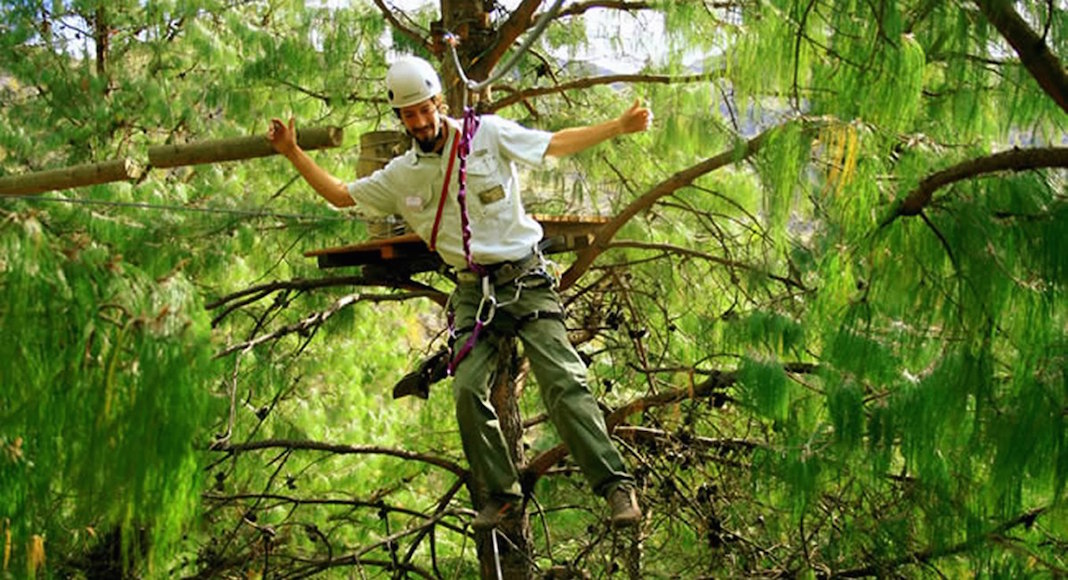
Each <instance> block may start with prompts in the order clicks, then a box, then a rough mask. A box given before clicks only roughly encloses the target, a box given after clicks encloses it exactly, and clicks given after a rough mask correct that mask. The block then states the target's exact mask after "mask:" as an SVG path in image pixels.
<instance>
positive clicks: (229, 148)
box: [148, 127, 344, 168]
mask: <svg viewBox="0 0 1068 580" xmlns="http://www.w3.org/2000/svg"><path fill="white" fill-rule="evenodd" d="M343 136H344V131H343V130H342V129H341V128H340V127H308V128H305V129H300V130H298V131H297V144H298V145H300V148H301V149H304V150H305V151H311V150H313V149H326V148H331V147H337V146H339V145H341V140H342V138H343ZM268 155H276V152H275V150H274V147H272V146H271V143H270V141H268V140H267V137H266V136H265V135H250V136H248V137H232V138H228V139H210V140H206V141H197V142H194V143H180V144H172V145H156V146H154V147H149V148H148V162H149V164H151V165H152V167H157V168H164V167H178V166H181V165H199V164H201V163H219V162H221V161H237V160H241V159H254V158H257V157H267V156H268Z"/></svg>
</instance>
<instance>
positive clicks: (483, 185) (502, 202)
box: [467, 149, 509, 219]
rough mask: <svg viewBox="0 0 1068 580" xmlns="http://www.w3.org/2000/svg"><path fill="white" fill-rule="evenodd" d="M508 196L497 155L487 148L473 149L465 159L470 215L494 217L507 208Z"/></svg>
mask: <svg viewBox="0 0 1068 580" xmlns="http://www.w3.org/2000/svg"><path fill="white" fill-rule="evenodd" d="M508 197H509V195H508V188H507V187H505V183H504V180H503V179H502V178H501V172H500V161H499V160H498V158H497V156H496V155H495V154H494V153H493V152H492V151H490V150H488V149H481V150H477V151H473V152H472V153H471V156H470V157H469V158H468V159H467V205H468V208H469V210H470V211H471V215H472V217H474V218H479V219H481V218H490V217H496V216H497V215H499V214H501V213H502V212H504V211H505V210H506V209H507V207H508Z"/></svg>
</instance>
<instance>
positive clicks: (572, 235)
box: [304, 215, 608, 278]
mask: <svg viewBox="0 0 1068 580" xmlns="http://www.w3.org/2000/svg"><path fill="white" fill-rule="evenodd" d="M533 217H534V219H536V220H537V221H538V223H540V224H541V227H542V229H543V230H545V238H544V239H546V240H549V241H550V244H549V246H548V248H546V250H545V252H546V253H547V254H555V253H560V252H570V251H575V250H581V249H582V248H585V247H587V246H589V245H590V242H591V241H592V240H593V235H594V233H595V232H596V231H597V229H598V228H600V227H601V225H603V224H604V223H605V222H607V221H608V218H601V217H579V216H548V215H535V216H533ZM304 255H305V256H307V257H309V258H315V259H316V260H318V262H319V267H320V268H342V267H346V266H364V267H365V270H366V269H368V268H370V269H373V270H375V271H377V272H379V273H380V274H383V275H389V276H390V277H403V278H406V277H408V276H410V275H412V274H415V273H417V272H429V271H432V270H437V269H439V268H441V266H442V261H441V258H440V257H439V256H438V255H437V254H436V253H433V252H431V251H430V249H429V248H428V247H427V245H426V243H425V242H423V240H422V239H420V238H419V236H418V235H416V234H404V235H401V236H394V237H390V238H383V239H380V240H371V241H368V242H363V243H360V244H352V245H348V246H339V247H334V248H324V249H321V250H312V251H308V252H305V253H304Z"/></svg>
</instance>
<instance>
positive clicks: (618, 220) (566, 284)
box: [560, 127, 779, 290]
mask: <svg viewBox="0 0 1068 580" xmlns="http://www.w3.org/2000/svg"><path fill="white" fill-rule="evenodd" d="M778 129H779V127H773V128H771V129H768V130H766V131H764V132H763V133H761V134H760V135H757V136H756V137H753V138H752V139H750V140H749V141H745V142H743V143H740V144H739V146H738V147H735V148H733V149H730V150H727V151H724V152H722V153H720V154H719V155H716V156H714V157H710V158H708V159H706V160H704V161H702V162H700V163H698V164H697V165H693V166H691V167H689V168H687V169H683V170H682V171H679V172H678V173H675V174H674V175H672V176H671V177H669V178H667V179H665V180H664V181H661V182H660V183H658V184H656V185H655V186H654V187H653V188H652V189H650V190H649V191H647V192H646V193H644V194H643V195H642V196H641V197H639V198H638V199H636V200H634V201H633V202H631V204H630V205H628V206H627V207H626V208H625V209H624V210H623V211H622V212H620V214H619V215H617V216H616V217H614V218H612V221H610V222H608V223H606V224H605V225H603V226H601V228H600V229H599V230H598V231H597V235H596V237H595V238H594V240H593V242H592V243H591V244H590V246H589V247H588V248H587V249H585V250H583V251H582V252H580V253H579V255H578V259H576V260H575V262H574V263H573V264H571V267H570V268H568V269H567V271H566V272H564V275H563V276H562V277H561V279H560V289H561V290H566V289H567V288H570V287H571V285H572V284H574V283H575V282H576V281H577V280H578V279H579V278H580V277H581V276H582V275H583V274H585V273H586V270H588V269H589V267H590V265H592V264H593V261H594V260H596V259H597V256H600V255H601V253H602V252H604V251H605V250H606V249H607V248H608V243H609V242H610V241H611V240H612V237H613V236H615V235H616V232H618V231H619V229H620V228H622V227H623V226H624V225H625V224H626V223H627V222H629V221H630V220H631V219H632V218H633V217H634V216H636V215H638V214H639V213H640V212H642V211H644V210H646V209H649V208H650V207H652V206H653V204H654V203H656V201H657V200H658V199H660V198H662V197H664V196H666V195H670V194H672V193H674V192H675V191H676V190H678V189H680V188H683V187H685V186H687V185H689V184H691V183H693V182H694V180H696V179H697V178H698V177H701V176H702V175H705V174H706V173H711V172H712V171H715V170H716V169H719V168H721V167H724V166H726V165H730V164H731V163H734V162H736V161H741V160H743V159H747V158H749V157H750V156H752V155H753V154H754V153H756V152H757V151H759V150H760V148H761V146H763V145H764V142H765V141H767V139H768V136H769V135H771V134H772V133H773V132H775V131H777V130H778Z"/></svg>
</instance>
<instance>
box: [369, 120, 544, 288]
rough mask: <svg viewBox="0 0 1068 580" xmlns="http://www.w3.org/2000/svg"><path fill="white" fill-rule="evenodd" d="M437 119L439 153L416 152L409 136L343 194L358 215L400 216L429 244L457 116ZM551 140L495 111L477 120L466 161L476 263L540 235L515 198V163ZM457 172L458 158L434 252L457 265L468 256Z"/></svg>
mask: <svg viewBox="0 0 1068 580" xmlns="http://www.w3.org/2000/svg"><path fill="white" fill-rule="evenodd" d="M443 119H444V122H445V125H446V126H447V127H448V131H449V135H448V138H447V140H446V142H445V147H444V149H443V152H444V153H445V155H441V154H438V153H423V152H422V150H420V149H419V146H418V145H417V144H416V143H415V142H414V140H413V142H412V148H411V149H409V150H408V151H407V152H406V153H405V154H404V155H402V156H400V157H397V158H395V159H393V160H392V161H390V162H389V164H387V165H386V166H385V167H384V168H382V169H380V170H378V171H376V172H374V173H373V174H371V175H369V176H367V177H364V178H362V179H359V180H357V181H355V182H353V183H350V184H349V186H348V190H349V195H351V196H352V199H353V200H354V201H355V202H356V205H357V207H358V208H359V209H360V210H362V211H363V212H364V213H367V214H371V215H392V214H399V215H400V216H401V217H403V218H404V220H405V221H406V222H407V223H408V225H409V227H411V228H412V230H414V231H415V232H416V233H417V234H419V237H421V238H423V239H424V240H426V241H427V242H428V243H429V241H430V234H431V230H432V229H433V227H434V217H435V215H436V214H437V209H438V199H439V198H440V196H441V188H442V181H443V180H444V179H445V172H446V170H447V168H448V152H450V151H452V144H453V140H454V139H457V138H459V136H460V130H461V127H460V123H459V122H457V121H456V120H454V119H450V118H447V117H443ZM551 138H552V133H549V132H546V131H539V130H535V129H528V128H526V127H523V126H521V125H519V124H518V123H515V122H513V121H509V120H507V119H502V118H501V117H497V116H495V115H484V116H482V117H481V124H480V125H479V127H478V131H477V132H476V133H475V136H474V138H473V139H472V141H471V153H470V155H468V158H467V210H468V215H469V218H470V222H471V255H472V258H473V259H474V261H475V263H477V264H494V263H497V262H504V261H510V260H518V259H520V258H523V257H525V256H527V255H528V254H529V253H530V251H531V250H532V249H533V248H534V246H535V245H536V244H537V243H538V242H539V241H540V240H541V237H542V229H541V225H540V224H538V222H536V221H535V220H534V219H533V218H532V217H530V215H528V214H527V212H526V210H525V209H524V208H523V202H522V200H521V199H520V195H519V191H520V190H519V172H518V170H517V167H516V163H517V162H519V163H523V164H525V165H529V166H535V167H536V166H541V165H543V164H544V163H545V151H546V150H547V149H548V147H549V140H550V139H551ZM459 173H460V162H459V160H457V161H456V162H455V163H454V167H453V170H452V177H451V179H450V180H449V181H450V184H449V191H448V199H446V200H445V207H444V209H443V211H442V216H441V225H440V226H439V228H438V238H437V251H438V253H439V254H441V257H442V259H443V260H445V263H446V264H449V265H450V266H453V267H456V268H460V269H463V268H466V267H467V260H466V258H465V256H464V249H463V238H462V237H461V231H460V228H461V226H460V204H459V203H458V202H457V200H456V195H457V192H458V191H459Z"/></svg>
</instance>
